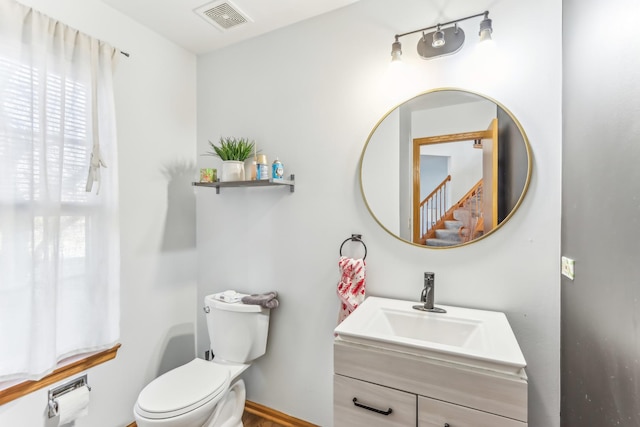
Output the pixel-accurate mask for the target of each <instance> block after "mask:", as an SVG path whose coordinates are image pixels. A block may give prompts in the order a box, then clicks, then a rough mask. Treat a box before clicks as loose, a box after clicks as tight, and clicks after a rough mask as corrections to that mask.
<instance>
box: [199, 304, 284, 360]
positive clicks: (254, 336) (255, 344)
mask: <svg viewBox="0 0 640 427" xmlns="http://www.w3.org/2000/svg"><path fill="white" fill-rule="evenodd" d="M204 305H205V312H206V311H208V313H207V314H206V317H207V329H208V330H209V340H210V342H211V346H210V348H211V350H212V351H213V354H214V355H215V359H216V360H224V361H226V362H232V363H247V362H250V361H252V360H254V359H257V358H258V357H260V356H262V355H263V354H264V353H265V351H266V349H267V335H268V332H269V314H270V311H271V310H269V309H268V308H263V307H261V306H259V305H251V304H243V303H241V302H238V303H232V304H230V303H226V302H222V301H218V300H216V299H214V298H213V295H207V296H206V297H205V298H204ZM207 307H208V310H207Z"/></svg>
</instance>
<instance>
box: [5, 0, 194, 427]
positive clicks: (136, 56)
mask: <svg viewBox="0 0 640 427" xmlns="http://www.w3.org/2000/svg"><path fill="white" fill-rule="evenodd" d="M23 3H24V4H27V5H30V6H33V7H35V8H36V9H38V10H41V11H42V12H44V13H46V14H48V15H50V16H52V17H53V18H55V19H58V20H61V21H62V22H64V23H66V24H68V25H70V26H72V27H75V28H78V29H79V30H81V31H84V32H86V33H88V34H91V35H93V36H95V37H98V38H101V39H103V40H106V41H108V42H109V43H111V44H112V45H114V46H116V47H118V48H120V49H122V50H125V51H128V52H129V53H130V54H131V57H130V58H128V59H127V58H125V57H122V58H121V61H120V64H119V66H118V69H117V71H116V77H115V92H116V93H115V98H116V109H117V119H118V138H119V141H118V142H119V162H120V197H121V199H120V227H121V231H122V237H121V244H122V249H121V253H122V272H121V278H122V280H121V343H122V348H121V349H120V351H119V353H118V356H117V358H116V359H115V360H113V361H110V362H107V363H106V364H103V365H100V366H99V367H96V368H94V369H91V370H90V371H89V372H88V374H89V383H90V385H91V386H92V388H93V390H92V392H91V406H90V409H89V415H88V416H87V417H85V418H82V419H80V420H79V421H78V422H77V423H76V426H78V427H83V426H87V427H89V426H90V427H103V426H104V427H114V426H125V425H128V424H129V423H131V422H132V421H133V413H132V408H133V404H134V403H135V400H136V397H137V394H138V393H139V391H140V390H141V389H142V387H143V386H144V385H145V384H146V383H147V382H149V381H150V380H151V379H153V378H154V377H156V376H157V375H158V373H160V372H164V371H166V370H168V369H170V368H172V367H174V366H176V365H178V364H181V363H183V362H185V361H187V360H189V359H190V358H191V357H193V351H194V344H193V341H194V340H193V331H194V319H195V315H194V313H195V296H196V284H195V283H196V277H195V275H196V256H195V200H194V195H193V191H192V190H191V188H190V186H189V182H190V181H192V180H193V176H194V174H193V170H192V169H193V165H194V163H195V136H196V123H195V120H196V113H195V108H196V95H195V78H196V58H195V56H194V55H192V54H190V53H188V52H186V51H184V50H183V49H181V48H179V47H177V46H176V45H174V44H172V43H169V42H167V41H166V40H165V39H163V38H161V37H159V36H158V35H156V34H155V33H152V32H151V31H149V30H147V29H146V28H144V27H142V26H140V25H139V24H137V23H135V22H134V21H132V20H131V19H130V18H128V17H126V16H124V15H122V14H120V13H119V12H116V11H115V10H113V9H111V8H109V7H108V6H106V5H105V4H104V3H102V2H100V1H98V0H29V1H23ZM189 165H190V166H189ZM163 171H166V172H163ZM46 404H47V389H43V390H40V391H38V392H35V393H32V394H30V395H28V396H25V397H23V398H20V399H18V400H15V401H13V402H10V403H7V404H5V405H2V406H0V425H3V426H5V425H6V426H30V427H31V426H34V427H37V426H45V425H46V426H53V425H56V424H55V423H54V424H52V423H51V422H50V421H48V420H47V417H46ZM55 420H56V419H54V421H55Z"/></svg>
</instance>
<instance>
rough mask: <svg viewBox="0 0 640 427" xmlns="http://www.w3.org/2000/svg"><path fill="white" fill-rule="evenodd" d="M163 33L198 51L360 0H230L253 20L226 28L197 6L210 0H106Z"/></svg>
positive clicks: (192, 50) (207, 50)
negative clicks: (200, 12)
mask: <svg viewBox="0 0 640 427" xmlns="http://www.w3.org/2000/svg"><path fill="white" fill-rule="evenodd" d="M102 1H103V2H104V3H106V4H108V5H110V6H111V7H113V8H114V9H116V10H119V11H120V12H122V13H124V14H125V15H128V16H130V17H131V18H133V19H135V20H136V21H138V22H140V23H141V24H143V25H145V26H146V27H149V28H150V29H152V30H154V31H155V32H157V33H159V34H161V35H162V36H164V37H166V38H168V39H169V40H172V41H174V42H175V43H176V44H178V45H180V46H182V47H184V48H185V49H187V50H189V51H191V52H194V53H196V54H201V53H206V52H211V51H213V50H216V49H219V48H222V47H225V46H229V45H231V44H234V43H237V42H240V41H242V40H247V39H250V38H253V37H257V36H259V35H261V34H264V33H267V32H269V31H273V30H275V29H277V28H281V27H284V26H287V25H290V24H293V23H295V22H299V21H302V20H305V19H308V18H311V17H314V16H317V15H321V14H323V13H326V12H329V11H331V10H334V9H338V8H340V7H343V6H346V5H348V4H351V3H355V2H356V1H358V0H228V1H226V3H230V4H231V5H232V6H235V7H237V8H238V9H239V10H240V11H241V12H243V13H244V14H245V15H247V16H248V17H249V18H250V19H251V22H247V23H245V24H242V25H238V26H237V27H234V28H231V29H229V30H226V31H222V30H220V29H218V28H217V27H215V26H214V25H212V24H210V23H208V22H207V21H206V20H205V19H204V18H203V17H202V16H200V15H197V14H196V13H194V9H197V8H199V7H200V6H203V5H205V4H208V3H215V4H218V3H221V1H215V2H214V1H207V0H102Z"/></svg>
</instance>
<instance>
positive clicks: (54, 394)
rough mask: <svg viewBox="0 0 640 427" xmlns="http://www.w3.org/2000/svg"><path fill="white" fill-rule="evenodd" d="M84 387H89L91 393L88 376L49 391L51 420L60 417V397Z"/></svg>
mask: <svg viewBox="0 0 640 427" xmlns="http://www.w3.org/2000/svg"><path fill="white" fill-rule="evenodd" d="M84 386H87V388H88V389H89V391H91V387H90V386H89V384H88V383H87V375H86V374H85V375H83V376H81V377H78V378H76V379H74V380H71V381H69V382H68V383H66V384H62V385H61V386H58V387H56V388H54V389H51V390H49V404H48V407H49V418H53V417H55V416H57V415H58V401H57V400H56V399H57V398H58V397H60V396H62V395H63V394H67V393H69V392H72V391H73V390H76V389H78V388H80V387H84Z"/></svg>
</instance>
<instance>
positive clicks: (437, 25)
mask: <svg viewBox="0 0 640 427" xmlns="http://www.w3.org/2000/svg"><path fill="white" fill-rule="evenodd" d="M479 16H484V17H485V19H487V18H488V17H489V11H488V10H485V11H484V12H482V13H477V14H475V15H471V16H467V17H464V18H460V19H455V20H453V21H449V22H445V23H444V24H436V25H432V26H431V27H426V28H420V29H419V30H414V31H409V32H407V33H402V34H396V35H395V38H396V41H398V39H399V38H400V37H404V36H408V35H410V34H415V33H420V32H423V31H428V30H435V29H436V28H438V27H446V26H447V25H451V24H457V23H458V22H461V21H466V20H467V19H471V18H477V17H479Z"/></svg>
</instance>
